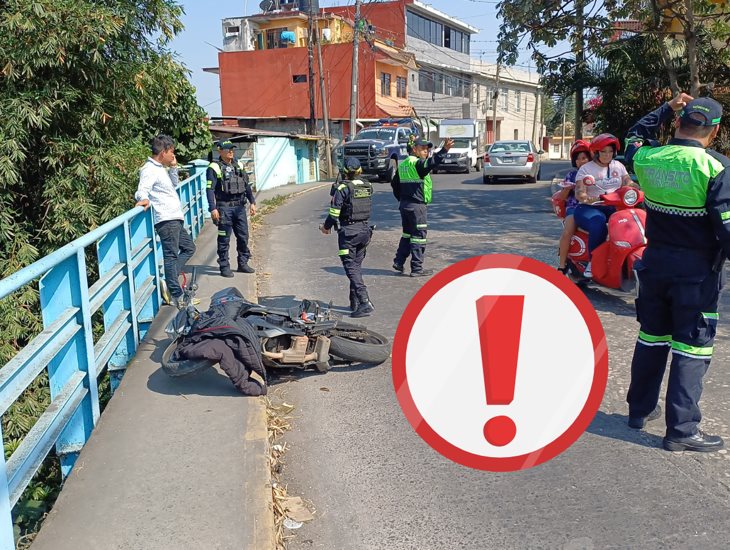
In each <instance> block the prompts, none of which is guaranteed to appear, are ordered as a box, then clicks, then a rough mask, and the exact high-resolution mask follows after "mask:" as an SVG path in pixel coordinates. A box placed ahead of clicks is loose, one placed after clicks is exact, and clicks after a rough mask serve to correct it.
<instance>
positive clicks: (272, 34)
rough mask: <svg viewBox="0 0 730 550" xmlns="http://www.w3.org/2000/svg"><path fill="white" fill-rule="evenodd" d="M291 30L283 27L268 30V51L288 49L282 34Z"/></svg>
mask: <svg viewBox="0 0 730 550" xmlns="http://www.w3.org/2000/svg"><path fill="white" fill-rule="evenodd" d="M287 30H289V29H287V28H286V27H281V28H278V29H268V30H267V31H266V49H267V50H273V49H274V48H286V43H285V42H282V40H281V33H282V32H285V31H287Z"/></svg>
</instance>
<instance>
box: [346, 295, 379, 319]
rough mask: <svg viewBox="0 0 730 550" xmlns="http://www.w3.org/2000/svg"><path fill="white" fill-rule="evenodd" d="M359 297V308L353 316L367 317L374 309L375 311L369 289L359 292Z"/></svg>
mask: <svg viewBox="0 0 730 550" xmlns="http://www.w3.org/2000/svg"><path fill="white" fill-rule="evenodd" d="M357 298H358V300H359V301H360V303H359V304H358V306H357V309H356V310H355V311H353V312H352V314H351V317H367V316H368V315H370V314H371V313H372V312H373V311H375V308H374V307H373V304H372V302H371V301H370V298H369V297H368V292H367V290H361V291H360V292H358V293H357Z"/></svg>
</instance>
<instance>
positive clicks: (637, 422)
mask: <svg viewBox="0 0 730 550" xmlns="http://www.w3.org/2000/svg"><path fill="white" fill-rule="evenodd" d="M661 415H662V408H661V406H659V405H657V406H656V407H655V408H654V410H653V411H651V412H650V413H649V416H631V415H629V428H633V429H635V430H641V429H643V428H644V426H646V423H647V422H651V421H652V420H656V419H657V418H659V417H660V416H661Z"/></svg>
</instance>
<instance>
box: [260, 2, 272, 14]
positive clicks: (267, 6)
mask: <svg viewBox="0 0 730 550" xmlns="http://www.w3.org/2000/svg"><path fill="white" fill-rule="evenodd" d="M275 7H276V2H275V0H263V2H261V3H260V4H259V8H261V11H262V12H267V11H271V10H273V9H274V8H275Z"/></svg>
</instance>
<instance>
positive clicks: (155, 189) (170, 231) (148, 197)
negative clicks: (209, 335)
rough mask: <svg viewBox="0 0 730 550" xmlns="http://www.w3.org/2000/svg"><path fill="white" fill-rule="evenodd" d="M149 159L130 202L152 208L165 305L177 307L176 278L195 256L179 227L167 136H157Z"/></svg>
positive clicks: (179, 210)
mask: <svg viewBox="0 0 730 550" xmlns="http://www.w3.org/2000/svg"><path fill="white" fill-rule="evenodd" d="M150 146H151V148H152V156H151V157H149V158H148V159H147V162H145V164H144V166H142V168H141V170H140V171H139V186H138V187H137V192H136V193H135V194H134V198H135V199H136V200H137V204H136V205H135V206H143V207H144V209H145V210H147V209H148V208H149V207H150V206H151V207H152V213H153V216H154V223H155V231H157V234H158V235H159V236H160V243H161V244H162V258H163V261H164V266H165V282H166V283H167V290H168V291H169V296H164V294H165V293H163V297H164V298H165V302H166V303H167V304H168V305H173V306H177V305H178V298H180V297H181V296H182V294H183V291H182V288H181V287H180V282H179V281H178V278H179V276H180V272H181V271H182V269H183V266H184V265H185V263H186V262H187V261H188V260H189V259H190V258H191V257H192V255H193V254H194V253H195V243H193V239H192V237H191V236H190V233H188V232H187V230H186V229H185V225H184V223H183V220H184V217H183V211H182V204H181V203H180V198H179V197H178V195H177V191H176V188H177V183H178V176H177V159H175V142H174V141H173V140H172V138H171V137H170V136H166V135H164V134H160V135H159V136H156V137H154V138H153V139H152V141H151V142H150Z"/></svg>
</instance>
